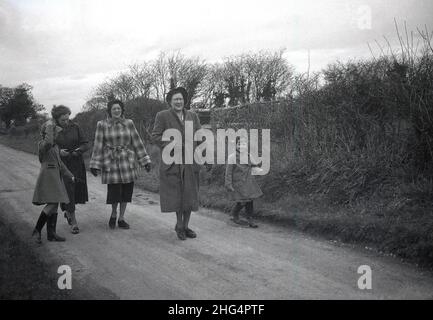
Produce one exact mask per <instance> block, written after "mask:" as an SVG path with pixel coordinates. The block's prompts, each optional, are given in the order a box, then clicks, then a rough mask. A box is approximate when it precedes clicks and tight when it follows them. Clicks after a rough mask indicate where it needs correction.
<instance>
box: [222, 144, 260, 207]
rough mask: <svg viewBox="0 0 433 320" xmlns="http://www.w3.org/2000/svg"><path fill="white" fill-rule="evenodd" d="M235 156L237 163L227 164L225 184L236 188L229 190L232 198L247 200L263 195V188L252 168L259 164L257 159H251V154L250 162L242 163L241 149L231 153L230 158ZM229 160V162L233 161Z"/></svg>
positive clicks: (239, 200)
mask: <svg viewBox="0 0 433 320" xmlns="http://www.w3.org/2000/svg"><path fill="white" fill-rule="evenodd" d="M235 157H236V158H237V161H236V164H227V166H226V173H225V186H226V187H228V188H230V187H233V189H234V190H235V191H230V192H229V197H230V199H231V200H233V201H237V202H245V201H251V200H253V199H256V198H258V197H260V196H262V195H263V193H262V190H261V189H260V187H259V185H258V184H257V182H256V180H255V178H254V176H253V175H252V174H251V170H252V168H253V167H255V166H257V164H256V163H255V161H251V156H250V155H249V156H248V164H240V161H239V151H236V153H235V154H231V155H230V156H229V157H228V158H229V160H233V159H234V158H235ZM229 160H228V161H227V163H230V162H232V161H229ZM233 162H234V161H233Z"/></svg>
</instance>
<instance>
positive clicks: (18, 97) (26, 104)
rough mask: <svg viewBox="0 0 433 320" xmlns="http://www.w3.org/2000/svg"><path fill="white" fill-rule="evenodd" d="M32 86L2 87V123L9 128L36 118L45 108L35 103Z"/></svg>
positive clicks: (0, 98) (0, 107)
mask: <svg viewBox="0 0 433 320" xmlns="http://www.w3.org/2000/svg"><path fill="white" fill-rule="evenodd" d="M32 89H33V88H32V86H30V85H28V84H26V83H23V84H21V85H19V86H17V87H14V88H8V87H3V86H0V121H1V122H3V123H4V124H5V125H6V128H9V127H10V126H11V124H12V123H14V124H15V125H23V124H25V123H26V122H27V121H28V120H29V119H31V118H35V117H36V116H37V113H38V112H39V111H42V110H43V109H44V107H43V106H42V105H40V104H38V103H36V102H35V100H34V98H33V95H32Z"/></svg>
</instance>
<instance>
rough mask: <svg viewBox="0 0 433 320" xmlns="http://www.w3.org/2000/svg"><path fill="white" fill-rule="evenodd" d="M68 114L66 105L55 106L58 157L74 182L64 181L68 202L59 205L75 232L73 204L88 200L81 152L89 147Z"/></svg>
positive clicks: (68, 110)
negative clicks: (58, 127)
mask: <svg viewBox="0 0 433 320" xmlns="http://www.w3.org/2000/svg"><path fill="white" fill-rule="evenodd" d="M70 115H71V110H70V109H69V108H68V107H65V106H57V107H56V118H57V119H58V121H57V122H58V124H59V126H60V127H61V128H62V130H61V131H60V132H59V133H58V135H57V137H56V144H57V145H58V146H59V149H60V158H61V159H62V161H63V163H64V164H65V165H66V167H67V168H68V169H69V171H71V173H72V174H73V175H74V177H75V183H70V182H69V181H65V187H66V191H67V192H68V197H69V203H68V204H66V203H62V204H61V205H60V207H61V209H62V211H64V215H65V218H66V219H67V220H68V223H69V225H71V232H72V233H73V234H77V233H79V232H80V230H79V228H78V223H77V219H76V217H75V205H76V204H77V203H79V204H84V203H86V202H87V201H89V197H88V193H87V178H86V166H85V164H84V159H83V153H84V152H86V151H87V150H88V149H89V145H88V141H87V140H86V138H85V137H84V135H83V133H82V131H81V129H80V127H79V126H78V125H77V124H76V123H74V122H72V121H70V120H69V116H70Z"/></svg>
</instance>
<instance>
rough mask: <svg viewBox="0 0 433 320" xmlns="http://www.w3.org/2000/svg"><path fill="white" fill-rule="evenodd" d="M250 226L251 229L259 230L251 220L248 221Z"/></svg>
mask: <svg viewBox="0 0 433 320" xmlns="http://www.w3.org/2000/svg"><path fill="white" fill-rule="evenodd" d="M248 226H249V227H250V228H258V227H259V226H258V225H257V224H255V223H254V222H253V221H251V220H249V221H248Z"/></svg>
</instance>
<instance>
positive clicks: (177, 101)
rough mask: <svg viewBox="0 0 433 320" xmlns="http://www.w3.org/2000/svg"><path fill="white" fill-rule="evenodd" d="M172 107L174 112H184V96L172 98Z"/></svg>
mask: <svg viewBox="0 0 433 320" xmlns="http://www.w3.org/2000/svg"><path fill="white" fill-rule="evenodd" d="M170 105H171V107H172V108H173V109H174V111H176V112H181V111H182V110H183V107H184V106H185V101H184V100H183V96H182V94H181V93H176V94H174V95H173V97H171V101H170Z"/></svg>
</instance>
